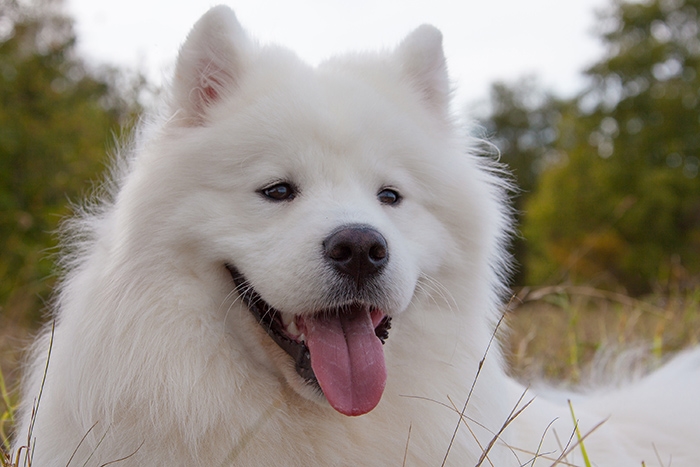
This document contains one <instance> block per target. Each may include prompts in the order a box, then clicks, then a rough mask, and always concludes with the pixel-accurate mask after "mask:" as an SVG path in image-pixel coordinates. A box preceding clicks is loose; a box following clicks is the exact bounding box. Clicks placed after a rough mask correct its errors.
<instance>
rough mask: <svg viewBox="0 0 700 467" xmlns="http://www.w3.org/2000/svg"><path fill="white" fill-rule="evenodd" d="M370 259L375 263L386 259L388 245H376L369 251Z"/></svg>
mask: <svg viewBox="0 0 700 467" xmlns="http://www.w3.org/2000/svg"><path fill="white" fill-rule="evenodd" d="M369 258H370V260H373V261H381V260H383V259H384V258H386V244H379V243H377V244H375V245H373V246H372V248H370V250H369Z"/></svg>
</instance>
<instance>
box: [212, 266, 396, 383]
mask: <svg viewBox="0 0 700 467" xmlns="http://www.w3.org/2000/svg"><path fill="white" fill-rule="evenodd" d="M225 266H226V269H227V270H228V271H229V273H230V274H231V278H232V279H233V283H234V285H235V287H236V290H237V291H238V294H239V295H240V297H241V299H242V300H243V302H244V303H245V304H246V306H247V307H248V309H249V310H250V312H251V314H252V315H253V317H254V318H255V320H256V321H257V322H258V323H259V324H260V325H261V326H262V327H263V329H264V330H265V331H266V332H267V334H268V335H269V336H270V337H271V338H272V340H273V341H274V342H275V343H276V344H277V345H278V346H279V347H280V348H281V349H282V350H284V351H285V352H286V353H287V354H288V355H289V356H290V357H292V359H293V360H294V367H295V370H296V372H297V373H298V374H299V376H300V377H301V378H303V379H304V380H305V381H306V382H307V383H309V384H312V385H314V386H316V388H318V389H319V390H320V386H319V383H318V380H317V379H316V375H315V374H314V371H313V369H312V368H311V354H310V352H309V348H308V347H307V346H306V343H305V342H304V340H303V338H304V336H303V326H302V330H300V329H298V328H297V324H299V316H295V317H294V318H291V319H290V318H287V319H283V318H282V317H283V314H282V313H281V312H280V311H279V310H277V309H275V308H273V307H272V306H271V305H269V304H268V303H267V302H266V301H265V300H264V299H263V298H262V297H261V296H260V294H258V292H257V291H256V290H255V289H254V288H253V287H252V286H251V285H250V283H249V282H248V281H247V279H246V278H245V276H244V275H243V274H242V273H241V272H240V271H239V270H238V269H237V268H236V267H235V266H233V265H232V264H230V263H226V264H225ZM337 308H338V309H340V308H342V306H340V307H337ZM319 313H323V311H320V312H319ZM371 316H372V323H373V324H374V328H375V329H374V332H375V334H376V336H377V337H378V338H379V340H380V341H381V342H382V344H384V342H385V341H386V339H387V338H388V337H389V329H390V328H391V317H390V316H388V315H386V314H384V313H383V312H382V311H381V310H380V309H379V308H377V307H371ZM285 321H286V322H285ZM292 326H293V327H292ZM290 328H291V331H290ZM294 331H296V332H294ZM299 331H302V332H299Z"/></svg>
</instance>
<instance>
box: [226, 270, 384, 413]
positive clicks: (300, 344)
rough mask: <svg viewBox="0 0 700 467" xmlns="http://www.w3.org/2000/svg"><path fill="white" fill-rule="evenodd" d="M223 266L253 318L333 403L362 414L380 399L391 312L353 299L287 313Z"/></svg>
mask: <svg viewBox="0 0 700 467" xmlns="http://www.w3.org/2000/svg"><path fill="white" fill-rule="evenodd" d="M226 269H228V271H229V273H230V274H231V277H232V278H233V282H234V284H235V286H236V290H237V291H238V294H239V295H240V296H241V299H242V300H243V302H244V303H245V304H246V306H247V307H248V309H249V310H250V312H251V313H252V314H253V316H254V317H255V319H256V321H257V322H258V323H259V324H260V325H261V326H262V327H263V329H265V331H266V332H267V334H268V335H269V336H270V337H271V338H272V340H273V341H274V342H275V343H276V344H277V345H278V346H279V347H280V348H281V349H282V350H284V351H285V352H286V353H287V354H289V356H290V357H292V359H293V360H294V367H295V369H296V372H297V373H298V374H299V376H301V377H302V378H303V379H304V380H305V381H306V382H307V383H308V384H310V385H313V386H315V387H317V388H319V389H320V390H321V391H322V392H323V393H324V395H325V396H326V399H328V402H329V403H330V404H331V406H333V408H335V409H336V410H337V411H338V412H340V413H343V414H345V415H362V414H364V413H367V412H369V411H370V410H372V409H373V408H374V407H375V406H376V405H377V404H378V403H379V399H380V398H381V395H382V393H383V391H384V385H385V382H386V368H385V364H384V354H383V350H382V345H383V344H384V342H385V340H386V339H387V338H388V337H389V329H390V327H391V318H390V317H389V316H387V315H385V314H384V312H382V311H381V310H380V309H379V308H376V307H373V306H371V305H367V304H363V303H352V304H347V305H343V306H340V307H337V308H332V309H327V310H321V311H319V312H317V313H314V314H312V315H308V316H307V315H304V316H301V315H299V316H294V317H287V316H286V315H284V314H283V313H281V312H280V311H278V310H276V309H275V308H273V307H272V306H270V305H269V304H268V303H267V302H265V300H263V299H262V297H261V296H260V295H259V294H258V293H257V292H256V291H255V289H254V288H253V287H251V286H250V284H249V283H248V281H247V280H246V279H245V277H244V276H243V274H241V272H240V271H238V269H236V268H235V267H234V266H232V265H230V264H226Z"/></svg>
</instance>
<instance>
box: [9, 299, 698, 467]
mask: <svg viewBox="0 0 700 467" xmlns="http://www.w3.org/2000/svg"><path fill="white" fill-rule="evenodd" d="M506 324H507V327H508V329H509V332H508V333H507V335H505V336H504V339H505V347H506V350H507V352H508V358H509V364H510V371H511V373H512V374H513V375H514V376H516V377H518V378H521V379H525V380H531V379H537V378H546V379H550V380H557V381H564V382H571V383H576V382H580V381H584V380H585V379H586V374H587V369H588V368H589V366H590V364H591V362H592V361H593V359H594V358H595V357H596V355H600V354H601V353H605V351H606V350H612V351H613V353H615V352H617V351H619V350H620V349H629V348H635V349H638V350H641V352H640V353H639V354H637V355H638V356H640V359H641V363H642V364H643V365H644V366H646V367H653V366H654V365H655V364H657V363H658V362H660V361H661V360H662V359H663V357H664V356H665V355H667V354H669V353H672V352H674V351H677V350H680V349H682V348H684V347H688V346H692V345H696V344H698V342H699V341H700V288H698V289H696V290H692V291H690V292H686V293H683V294H680V293H676V294H669V295H658V296H652V297H647V298H645V299H642V300H640V299H634V298H631V297H628V296H626V295H620V294H615V293H611V292H606V291H601V290H597V289H593V288H590V287H574V286H567V287H550V288H542V289H534V290H527V289H525V290H521V291H520V292H519V293H518V294H517V295H516V297H514V299H513V300H512V301H511V305H510V307H509V310H508V312H507V316H506ZM29 335H30V331H29V330H27V329H26V327H23V326H21V325H18V324H16V323H13V322H12V321H11V320H9V319H7V318H4V319H3V317H2V315H0V370H1V373H0V376H2V375H4V381H5V383H7V384H6V386H5V387H7V388H14V387H16V384H17V380H18V367H19V362H20V358H21V349H22V348H23V347H24V346H25V344H26V342H27V339H28V336H29ZM5 387H3V384H2V379H1V378H0V467H9V466H11V465H12V464H11V461H10V459H9V457H8V456H7V454H6V452H7V451H8V446H7V444H6V443H5V441H4V440H5V439H6V437H7V435H8V434H9V431H10V429H11V425H12V422H11V410H8V408H9V407H8V404H9V405H10V406H11V405H13V404H14V403H15V402H16V392H12V391H7V390H5ZM3 456H4V457H3Z"/></svg>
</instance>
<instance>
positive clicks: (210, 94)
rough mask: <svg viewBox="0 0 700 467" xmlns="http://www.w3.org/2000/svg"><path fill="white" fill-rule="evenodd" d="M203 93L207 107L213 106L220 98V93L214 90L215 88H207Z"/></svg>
mask: <svg viewBox="0 0 700 467" xmlns="http://www.w3.org/2000/svg"><path fill="white" fill-rule="evenodd" d="M203 91H204V95H205V98H204V101H205V102H206V104H207V105H209V104H211V103H212V102H214V101H216V100H217V99H218V98H219V93H218V91H217V90H216V89H214V86H207V87H205V88H204V89H203Z"/></svg>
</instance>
